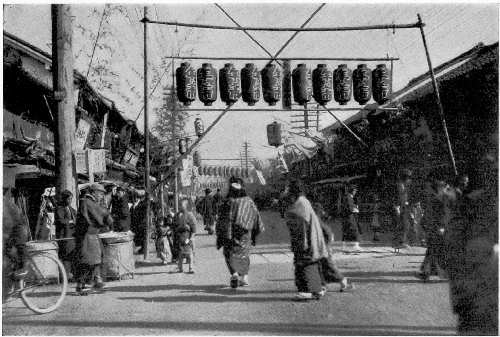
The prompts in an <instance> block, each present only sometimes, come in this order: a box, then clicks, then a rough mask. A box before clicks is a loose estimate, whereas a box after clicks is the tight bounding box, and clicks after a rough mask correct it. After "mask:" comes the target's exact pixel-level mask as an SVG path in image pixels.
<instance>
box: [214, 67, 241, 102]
mask: <svg viewBox="0 0 500 337" xmlns="http://www.w3.org/2000/svg"><path fill="white" fill-rule="evenodd" d="M219 87H220V99H221V100H222V101H223V102H225V103H226V104H227V105H232V104H234V103H235V102H237V101H238V99H239V98H240V73H239V71H238V70H236V68H235V67H234V66H233V64H232V63H226V65H225V66H224V68H222V69H221V70H219Z"/></svg>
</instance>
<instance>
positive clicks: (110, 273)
mask: <svg viewBox="0 0 500 337" xmlns="http://www.w3.org/2000/svg"><path fill="white" fill-rule="evenodd" d="M102 241H103V244H104V256H103V266H102V270H103V277H104V278H105V279H112V280H116V279H118V280H121V279H126V278H131V277H132V278H133V276H134V271H135V259H134V241H133V235H128V234H127V235H117V236H116V237H106V238H102Z"/></svg>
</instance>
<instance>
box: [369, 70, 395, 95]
mask: <svg viewBox="0 0 500 337" xmlns="http://www.w3.org/2000/svg"><path fill="white" fill-rule="evenodd" d="M391 86H392V83H391V72H390V70H389V69H387V67H386V66H385V64H379V65H378V66H377V68H375V69H374V70H373V72H372V90H373V99H374V100H375V102H377V103H378V104H383V103H385V102H387V100H388V99H389V95H390V94H391Z"/></svg>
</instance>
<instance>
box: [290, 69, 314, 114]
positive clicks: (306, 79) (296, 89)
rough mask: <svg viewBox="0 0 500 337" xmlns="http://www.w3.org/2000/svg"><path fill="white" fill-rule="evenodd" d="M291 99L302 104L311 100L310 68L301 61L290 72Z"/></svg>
mask: <svg viewBox="0 0 500 337" xmlns="http://www.w3.org/2000/svg"><path fill="white" fill-rule="evenodd" d="M292 89H293V99H294V101H295V102H297V103H299V104H301V105H304V104H306V103H307V102H309V101H310V100H311V96H312V77H311V70H310V69H308V68H307V66H306V65H305V64H303V63H301V64H299V65H297V68H295V69H294V70H293V72H292Z"/></svg>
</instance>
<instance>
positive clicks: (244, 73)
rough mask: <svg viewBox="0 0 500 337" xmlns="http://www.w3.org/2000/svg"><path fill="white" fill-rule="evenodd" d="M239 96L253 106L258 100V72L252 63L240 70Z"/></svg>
mask: <svg viewBox="0 0 500 337" xmlns="http://www.w3.org/2000/svg"><path fill="white" fill-rule="evenodd" d="M241 94H242V97H243V101H244V102H246V103H248V105H250V106H254V105H255V103H257V102H258V101H259V99H260V76H259V70H258V69H257V67H256V66H255V64H253V63H247V64H246V65H245V68H243V69H241Z"/></svg>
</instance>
